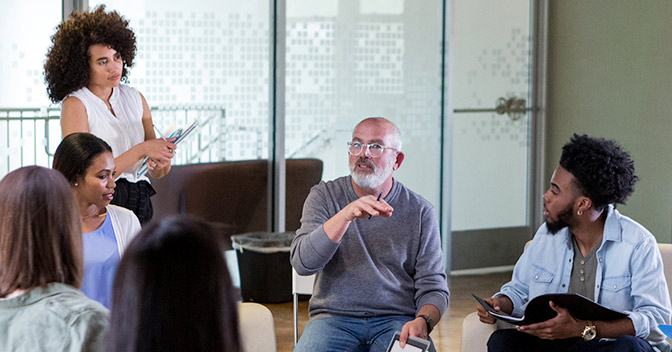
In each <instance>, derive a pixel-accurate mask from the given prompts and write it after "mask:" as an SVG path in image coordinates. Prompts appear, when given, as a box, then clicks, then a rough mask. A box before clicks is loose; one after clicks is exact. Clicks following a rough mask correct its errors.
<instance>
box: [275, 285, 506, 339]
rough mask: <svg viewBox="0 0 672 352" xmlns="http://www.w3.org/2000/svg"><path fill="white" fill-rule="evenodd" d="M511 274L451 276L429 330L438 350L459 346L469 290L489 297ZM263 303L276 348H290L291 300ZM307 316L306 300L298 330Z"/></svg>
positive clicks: (472, 304) (470, 305)
mask: <svg viewBox="0 0 672 352" xmlns="http://www.w3.org/2000/svg"><path fill="white" fill-rule="evenodd" d="M510 278H511V272H506V273H499V274H489V275H478V276H458V277H452V278H451V280H450V282H449V288H450V307H449V308H448V311H447V312H446V314H444V315H443V317H442V318H441V321H440V322H439V324H438V325H437V326H436V327H435V328H434V331H432V334H431V336H432V339H433V340H434V343H435V345H436V348H437V352H457V351H459V350H460V336H461V333H462V319H463V318H464V317H465V316H467V315H468V314H469V313H471V312H473V311H475V310H476V301H475V300H474V299H473V297H471V293H472V292H473V293H475V294H476V295H479V296H481V297H490V295H492V294H493V293H495V292H496V291H497V290H498V289H499V287H500V286H501V285H502V284H503V283H505V282H507V281H509V279H510ZM265 306H267V307H268V308H269V309H270V310H271V311H272V312H273V317H274V319H275V333H276V338H277V342H278V352H290V351H292V349H293V348H294V329H293V320H292V303H281V304H265ZM307 320H308V301H301V302H299V331H303V327H304V326H305V325H306V321H307ZM316 352H319V351H316Z"/></svg>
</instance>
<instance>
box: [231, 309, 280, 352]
mask: <svg viewBox="0 0 672 352" xmlns="http://www.w3.org/2000/svg"><path fill="white" fill-rule="evenodd" d="M238 326H239V328H240V343H241V345H242V347H243V349H244V350H245V352H277V350H278V347H277V344H276V341H275V323H274V321H273V313H271V311H270V310H269V309H268V308H266V307H265V306H263V305H261V304H259V303H252V302H245V303H240V304H239V305H238Z"/></svg>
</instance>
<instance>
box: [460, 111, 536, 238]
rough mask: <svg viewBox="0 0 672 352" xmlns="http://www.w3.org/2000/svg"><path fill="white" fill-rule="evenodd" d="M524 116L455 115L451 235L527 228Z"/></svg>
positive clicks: (525, 131)
mask: <svg viewBox="0 0 672 352" xmlns="http://www.w3.org/2000/svg"><path fill="white" fill-rule="evenodd" d="M527 125H528V117H527V116H525V117H524V118H521V119H520V120H518V121H511V120H510V119H509V118H508V117H506V116H500V115H497V114H489V113H483V114H455V117H454V120H453V130H454V138H453V148H454V157H453V204H452V217H453V218H452V229H453V231H461V230H472V229H486V228H495V227H514V226H524V225H526V219H527V184H528V182H527V168H528V152H527V151H528V144H529V141H528V131H527Z"/></svg>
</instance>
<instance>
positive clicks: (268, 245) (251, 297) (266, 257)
mask: <svg viewBox="0 0 672 352" xmlns="http://www.w3.org/2000/svg"><path fill="white" fill-rule="evenodd" d="M295 235H296V233H294V232H250V233H244V234H240V235H233V236H231V243H232V247H233V248H234V249H235V250H236V256H237V257H238V268H239V271H240V295H241V297H242V299H243V302H260V303H283V302H290V301H291V300H292V266H291V264H290V263H289V249H290V246H291V245H292V240H293V239H294V236H295Z"/></svg>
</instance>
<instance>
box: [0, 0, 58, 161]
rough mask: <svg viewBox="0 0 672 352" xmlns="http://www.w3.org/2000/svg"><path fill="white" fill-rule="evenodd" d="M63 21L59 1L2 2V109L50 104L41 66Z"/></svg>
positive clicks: (0, 61) (0, 98)
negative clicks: (54, 34)
mask: <svg viewBox="0 0 672 352" xmlns="http://www.w3.org/2000/svg"><path fill="white" fill-rule="evenodd" d="M60 21H61V2H60V1H54V0H37V1H32V0H31V1H25V0H3V1H2V10H1V11H0V33H2V39H0V53H2V55H0V77H2V84H0V108H8V107H13V108H27V107H37V108H39V107H46V106H47V105H49V98H48V97H47V89H46V87H45V84H44V78H43V77H44V76H43V74H42V73H43V68H42V66H43V65H44V60H45V55H46V54H47V48H48V47H49V45H50V43H51V40H50V37H51V35H52V34H53V31H54V27H56V25H58V23H59V22H60ZM0 149H4V148H0Z"/></svg>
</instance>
